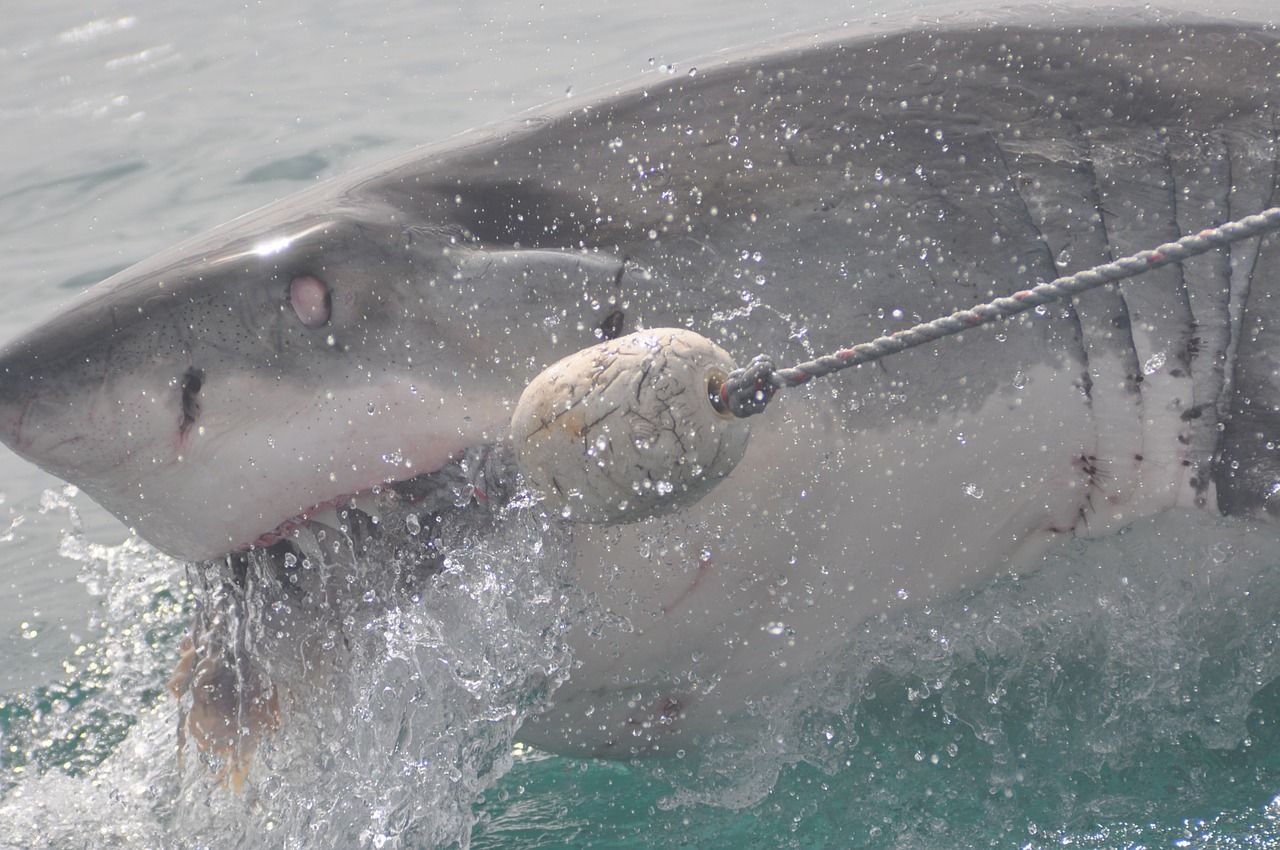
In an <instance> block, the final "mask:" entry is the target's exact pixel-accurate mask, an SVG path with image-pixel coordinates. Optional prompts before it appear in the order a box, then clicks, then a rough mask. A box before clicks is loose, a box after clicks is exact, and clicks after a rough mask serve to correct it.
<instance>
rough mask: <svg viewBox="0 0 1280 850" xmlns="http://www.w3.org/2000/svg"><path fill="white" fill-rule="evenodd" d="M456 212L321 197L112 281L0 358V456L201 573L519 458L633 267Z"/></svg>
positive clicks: (266, 213) (606, 319)
mask: <svg viewBox="0 0 1280 850" xmlns="http://www.w3.org/2000/svg"><path fill="white" fill-rule="evenodd" d="M453 201H454V194H453V193H452V192H450V193H448V194H447V196H446V195H445V194H441V195H440V197H439V199H438V200H433V199H430V198H428V199H427V200H422V198H421V197H420V198H419V200H418V204H419V206H418V207H417V208H416V209H415V211H414V213H413V214H412V215H407V214H406V213H405V211H404V209H403V208H401V207H397V206H395V205H391V204H387V203H385V202H384V201H383V200H381V199H380V198H379V199H374V200H370V199H368V198H367V197H365V196H361V195H359V194H358V193H347V194H339V195H335V194H333V193H330V194H328V195H324V196H321V197H319V198H317V197H315V193H312V197H310V198H303V199H302V200H301V201H297V200H293V201H289V202H286V203H284V204H278V205H275V206H273V207H268V208H266V209H264V210H261V211H259V212H258V213H256V214H253V215H250V216H247V217H245V218H242V219H240V220H237V221H235V222H232V223H231V224H230V225H228V226H227V227H225V228H223V229H221V230H219V231H214V232H213V233H212V234H211V235H209V236H206V237H204V238H202V239H199V240H196V241H193V242H190V243H188V244H186V245H182V246H179V247H177V248H175V249H173V250H171V251H169V252H166V253H164V254H161V255H158V256H156V257H154V258H152V259H150V260H147V261H144V262H143V263H140V264H139V265H137V266H135V267H133V268H130V269H127V270H125V271H123V272H121V273H119V274H117V275H115V276H114V277H112V278H110V279H108V280H106V281H104V282H102V283H101V284H98V285H97V286H96V287H93V288H92V289H90V290H89V291H87V292H86V293H84V294H83V295H82V296H81V297H80V298H79V299H78V300H77V301H75V302H73V303H72V304H70V305H69V306H68V307H67V308H66V309H65V310H63V311H62V312H61V313H60V314H59V315H57V316H56V317H55V318H54V319H52V320H51V321H49V322H47V323H45V324H44V325H42V326H40V327H37V328H35V329H33V330H31V331H30V332H28V333H27V334H25V335H24V336H22V337H20V338H18V339H17V340H15V341H13V342H11V343H10V344H9V345H8V346H7V347H5V348H4V349H3V351H0V439H3V440H4V442H5V443H7V444H8V445H9V446H10V447H12V448H13V449H14V451H16V452H17V453H18V454H20V455H22V456H23V457H25V458H27V459H29V460H31V461H32V462H34V463H35V464H37V465H38V466H40V467H42V468H44V469H45V470H47V471H49V472H51V473H53V474H55V475H57V476H59V477H61V478H64V479H66V480H67V481H70V482H72V483H74V484H76V485H78V486H79V487H80V488H81V489H82V490H83V491H84V492H85V493H87V494H88V495H89V496H90V497H91V498H93V499H94V500H95V501H97V502H98V503H99V504H101V505H102V506H103V507H104V508H106V509H107V510H108V511H110V512H111V513H113V514H115V515H116V516H117V517H119V518H120V519H121V520H123V521H124V522H125V523H126V524H127V525H128V526H130V527H131V528H133V529H134V530H135V531H136V532H137V533H138V534H139V535H140V536H142V537H143V538H144V539H146V540H147V541H148V542H150V543H151V544H152V545H154V546H155V547H157V548H158V549H160V550H161V551H163V552H165V553H167V554H170V555H173V556H175V557H179V558H183V559H189V560H202V559H208V558H215V557H219V556H222V555H224V554H227V553H229V552H234V551H238V550H242V549H244V548H247V547H250V546H252V545H254V544H255V543H262V542H263V541H266V540H270V539H271V536H272V535H273V534H274V533H276V532H277V531H278V530H279V529H281V528H282V527H286V526H287V525H288V524H289V523H291V522H296V521H297V520H299V519H300V518H302V519H305V518H306V517H307V516H308V515H310V514H311V513H313V512H315V511H317V510H320V509H322V508H323V507H324V506H326V505H333V504H336V503H337V501H339V500H342V499H345V498H347V497H349V496H352V495H354V494H359V493H363V492H367V491H369V490H370V489H371V488H377V487H379V486H380V485H383V484H386V483H388V482H395V481H404V480H407V479H411V478H414V477H416V476H419V475H423V474H428V473H430V472H432V471H434V470H437V469H439V468H440V467H441V466H442V465H444V464H446V463H447V462H448V461H449V460H450V459H451V458H454V457H457V456H458V455H459V454H460V453H461V452H464V451H465V450H467V449H468V448H469V447H472V446H475V445H477V444H484V443H490V442H494V441H498V440H501V439H502V438H503V437H504V436H505V434H506V431H507V427H508V420H509V417H510V409H511V406H512V404H513V403H514V400H515V399H516V398H517V397H518V396H519V393H520V392H521V390H522V389H523V387H524V385H525V383H526V382H527V381H528V380H529V379H530V378H532V376H533V375H535V374H536V373H537V371H538V370H539V369H541V368H542V367H544V366H545V365H547V363H549V362H550V361H551V360H552V359H554V358H556V357H558V356H561V355H562V354H564V353H568V352H570V351H573V350H576V349H578V348H582V347H585V346H586V345H590V344H592V343H593V342H595V341H597V339H598V338H599V337H600V335H601V334H602V333H608V328H609V327H610V323H611V322H612V323H616V322H617V317H618V316H620V315H621V314H620V313H618V312H617V311H615V310H612V308H611V307H610V306H609V305H610V301H616V300H617V299H616V298H615V293H616V291H617V287H618V285H619V283H620V281H621V280H622V277H623V274H624V267H623V264H622V263H621V262H620V261H618V260H617V259H616V258H614V257H611V256H607V255H604V254H600V253H591V252H584V251H582V250H580V249H579V250H569V249H560V248H555V247H551V248H545V247H534V248H521V247H519V246H518V245H517V244H512V243H507V244H494V243H493V242H489V243H485V242H482V241H481V240H479V239H477V237H476V235H475V234H474V233H472V232H471V231H469V230H468V229H467V228H466V226H465V224H459V223H458V222H457V221H456V220H454V219H452V218H450V217H449V216H447V215H445V214H443V213H438V210H445V209H448V208H449V206H450V205H451V202H453ZM601 323H603V326H604V328H605V330H604V331H602V330H601V329H600V326H601Z"/></svg>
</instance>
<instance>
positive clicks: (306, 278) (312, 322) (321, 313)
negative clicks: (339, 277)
mask: <svg viewBox="0 0 1280 850" xmlns="http://www.w3.org/2000/svg"><path fill="white" fill-rule="evenodd" d="M289 305H290V306H291V307H293V312H294V314H295V315H296V316H297V317H298V321H300V322H302V324H304V325H306V326H307V327H309V328H319V327H324V326H325V325H327V324H328V323H329V316H330V314H331V313H332V312H333V301H332V299H331V297H330V295H329V287H328V286H326V285H325V283H324V281H322V280H320V279H319V278H317V277H312V276H311V275H302V276H300V277H295V278H294V279H293V282H292V283H290V284H289Z"/></svg>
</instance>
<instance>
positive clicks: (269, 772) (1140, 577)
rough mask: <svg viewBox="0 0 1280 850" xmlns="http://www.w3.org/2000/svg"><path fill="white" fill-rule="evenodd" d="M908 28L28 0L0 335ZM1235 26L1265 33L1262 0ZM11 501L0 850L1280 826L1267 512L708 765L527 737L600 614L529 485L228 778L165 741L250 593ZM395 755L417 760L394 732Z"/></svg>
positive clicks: (1196, 535) (3, 93)
mask: <svg viewBox="0 0 1280 850" xmlns="http://www.w3.org/2000/svg"><path fill="white" fill-rule="evenodd" d="M957 5H967V7H968V8H970V9H973V10H978V12H979V13H980V11H981V10H983V9H984V7H983V6H981V5H979V4H974V3H969V4H956V3H948V4H946V6H945V9H946V10H951V9H953V8H954V7H956V6H957ZM943 10H944V6H943V4H935V3H924V2H920V3H916V4H914V5H913V7H912V8H911V9H909V10H907V11H908V12H912V13H918V14H919V15H921V16H928V15H931V14H934V13H938V12H940V11H943ZM887 13H893V14H895V15H901V14H902V13H903V10H902V8H901V7H900V4H890V3H887V2H884V0H875V2H872V3H834V2H813V0H805V2H786V3H782V2H759V0H757V1H756V2H722V0H714V2H694V0H684V2H671V0H658V2H654V3H649V4H632V3H585V2H584V3H565V2H547V3H534V2H514V0H511V1H509V2H491V1H490V0H483V2H473V3H467V4H458V5H453V6H443V5H438V4H433V5H428V4H422V3H419V4H414V3H409V2H401V0H396V2H385V3H368V2H355V1H354V0H344V2H335V3H329V4H325V5H324V8H309V7H308V5H307V4H292V3H267V4H258V5H253V4H243V3H236V4H218V3H209V4H201V5H199V6H197V7H187V6H183V5H179V4H164V3H158V2H155V0H145V2H144V0H117V2H104V3H95V4H93V5H92V6H91V7H90V6H86V5H84V4H79V3H70V2H66V3H47V2H35V1H34V0H9V2H7V3H6V4H5V9H4V13H3V15H4V19H3V22H0V79H4V80H5V81H6V83H7V84H6V85H5V86H3V87H0V119H3V120H2V121H0V127H2V128H3V129H0V139H2V140H3V145H0V151H2V152H3V156H2V157H0V281H2V282H0V337H3V338H8V337H9V336H11V335H13V334H16V333H17V332H19V331H20V330H21V329H22V328H23V327H25V326H27V325H29V324H32V323H34V322H36V321H39V320H40V319H41V318H42V317H45V316H48V315H50V314H52V313H53V312H54V311H56V310H57V308H58V304H59V303H60V302H61V301H62V300H64V299H66V298H67V297H69V296H70V295H72V294H74V293H75V292H77V291H79V290H81V289H83V288H84V287H86V286H88V285H90V284H92V283H93V282H95V281H97V280H99V279H101V278H102V277H105V276H106V275H108V274H110V273H111V272H113V271H115V270H117V269H119V268H122V267H124V266H126V265H128V264H129V263H131V262H133V261H135V260H138V259H141V258H143V257H145V256H146V255H148V254H150V253H152V252H154V251H157V250H159V249H161V248H164V247H165V246H167V245H169V244H172V243H173V242H176V241H178V240H180V239H182V238H184V237H186V236H189V235H192V234H194V233H197V232H199V231H202V230H205V229H208V228H209V227H212V226H214V225H216V224H218V223H221V222H222V221H225V220H227V219H229V218H231V217H232V216H234V215H236V214H239V213H241V212H245V211H247V210H250V209H252V208H254V207H257V206H259V205H261V204H263V203H266V202H268V201H271V200H273V199H275V198H279V197H282V196H284V195H287V194H290V193H292V192H294V191H297V190H298V189H300V188H302V187H304V186H306V185H308V184H310V183H311V182H312V181H314V180H317V179H323V178H325V177H327V176H331V175H334V174H339V173H342V172H343V171H346V170H349V169H351V168H354V167H357V166H359V165H363V164H367V163H371V162H375V161H377V160H378V159H380V158H383V157H386V156H390V155H394V154H396V153H399V152H401V151H403V150H405V149H408V148H410V147H412V146H414V145H416V144H420V143H423V142H427V141H431V140H435V139H439V138H443V137H446V136H448V135H451V134H453V133H455V132H458V131H461V130H463V129H466V128H468V127H472V126H477V125H481V124H484V123H487V122H490V121H494V120H499V119H502V118H504V117H507V116H509V115H511V114H512V113H514V112H516V111H518V110H520V109H522V108H525V107H530V106H534V105H537V104H539V103H543V102H546V101H549V100H555V99H565V98H573V97H575V96H579V95H580V94H581V93H582V92H584V91H590V90H593V89H596V88H598V87H599V86H601V85H603V84H606V83H611V82H618V81H625V80H629V79H632V78H634V77H636V76H639V75H644V74H651V75H653V74H665V73H671V72H672V70H673V69H674V70H675V71H676V72H679V71H680V70H681V69H684V68H687V67H689V66H690V65H691V64H694V63H696V62H697V61H698V60H700V59H704V58H706V57H707V56H708V55H710V54H713V53H715V52H716V51H718V50H721V49H726V48H735V47H741V46H744V45H752V44H762V43H766V42H768V41H770V40H774V39H777V38H782V37H786V36H789V35H794V34H796V33H804V32H815V31H824V32H825V31H829V30H832V29H835V28H838V27H840V26H841V25H842V24H843V23H845V22H851V21H861V20H866V19H869V18H873V17H875V16H878V15H882V14H887ZM1214 13H1215V15H1219V16H1223V17H1226V16H1231V15H1239V16H1241V17H1248V18H1251V19H1254V20H1268V17H1269V16H1271V17H1272V19H1273V22H1276V21H1280V17H1277V16H1276V15H1275V13H1273V12H1272V11H1270V9H1269V5H1268V4H1267V3H1264V2H1255V3H1251V4H1237V5H1235V6H1231V7H1224V8H1220V9H1216V10H1214ZM0 492H2V493H3V501H0V598H2V599H3V603H2V604H0V848H4V850H9V848H34V847H53V848H79V847H95V848H107V847H130V848H132V847H174V848H178V847H197V846H209V847H219V848H221V847H245V848H250V847H365V846H367V847H428V846H444V847H449V846H471V847H482V848H497V847H516V848H523V847H597V848H599V847H618V848H622V847H628V848H630V847H652V848H665V847H699V848H701V847H707V848H714V847H737V848H746V847H750V848H773V847H799V848H810V847H885V848H889V847H893V848H898V847H904V848H952V847H1031V848H1039V847H1046V848H1047V847H1055V846H1057V847H1086V848H1121V847H1126V848H1127V847H1134V848H1137V847H1152V848H1154V847H1186V848H1227V847H1268V846H1280V647H1278V646H1277V641H1278V640H1280V605H1278V604H1277V603H1280V555H1278V554H1277V552H1276V549H1275V544H1274V534H1273V533H1271V532H1266V531H1264V530H1261V529H1256V528H1252V527H1250V526H1249V525H1247V524H1245V523H1240V522H1229V521H1224V520H1218V519H1214V518H1210V517H1206V516H1202V515H1166V516H1164V517H1160V518H1157V519H1154V520H1150V521H1145V522H1142V523H1139V524H1137V525H1135V526H1134V527H1132V528H1131V529H1129V530H1127V531H1126V532H1125V533H1123V534H1120V535H1117V536H1114V537H1112V538H1108V539H1105V540H1097V541H1090V542H1081V541H1076V542H1073V543H1071V544H1069V545H1067V546H1064V547H1063V548H1062V549H1060V550H1057V551H1054V552H1052V553H1050V554H1049V555H1048V556H1047V557H1046V560H1045V563H1044V564H1043V565H1042V566H1041V568H1040V569H1039V570H1037V571H1036V572H1034V573H1032V574H1030V575H1027V576H1022V577H1018V576H1013V575H1010V576H1006V577H1001V578H999V579H997V580H995V581H994V582H993V583H992V584H991V585H990V586H987V587H984V588H981V589H978V590H976V591H974V592H973V593H972V594H970V595H968V596H965V597H963V598H957V599H954V600H949V601H948V602H947V603H946V604H944V605H940V606H937V607H935V608H931V609H925V610H914V611H910V612H907V613H904V614H903V615H901V617H900V618H899V619H897V620H891V621H886V622H881V623H876V624H871V625H869V626H868V627H867V629H866V630H865V632H864V633H863V634H862V635H861V636H860V637H859V639H858V640H857V641H856V642H855V644H854V645H852V646H850V647H849V648H848V651H847V652H846V653H845V654H844V655H843V656H841V657H840V658H836V659H832V660H831V663H830V664H829V665H828V666H827V667H826V668H824V669H822V670H817V671H814V672H813V673H812V675H811V677H810V680H809V681H807V682H806V683H805V686H804V687H803V688H800V689H798V690H799V693H801V694H803V696H802V697H796V698H794V699H791V700H789V701H788V700H780V701H779V704H778V705H776V706H775V707H774V711H772V712H771V713H770V715H769V716H768V717H765V718H761V719H760V722H759V723H758V725H757V728H753V729H748V730H745V731H744V732H743V734H742V735H740V736H739V737H737V738H735V739H733V740H726V741H723V742H721V746H719V747H717V748H715V749H712V750H709V751H707V752H703V753H688V754H683V755H672V756H670V757H668V758H665V759H660V760H659V759H652V760H641V761H634V762H619V761H584V760H573V759H565V758H560V757H555V756H550V755H547V754H544V753H539V752H536V751H532V750H530V749H528V748H525V747H522V746H519V744H518V740H519V730H518V727H519V721H520V719H521V718H522V717H524V716H525V715H527V714H528V713H529V712H530V711H536V710H537V708H538V705H539V702H540V701H541V700H545V699H548V698H550V697H551V696H553V692H554V683H555V676H556V675H563V673H564V671H565V670H567V669H568V668H569V666H570V665H571V659H570V658H568V657H566V655H565V651H564V649H563V647H562V646H561V645H560V643H559V641H558V640H557V639H556V635H557V633H558V630H559V629H560V628H561V627H562V626H563V624H564V622H566V621H567V620H569V619H572V618H574V617H582V616H591V612H590V610H589V608H590V605H589V601H587V600H582V599H579V598H577V597H576V596H575V594H574V592H573V589H572V587H570V586H567V585H566V583H565V582H564V581H563V579H562V577H561V569H560V567H561V566H562V565H561V562H560V560H559V547H558V543H559V541H558V540H557V539H556V535H555V532H554V530H549V529H547V528H544V527H542V526H541V525H540V524H539V522H538V521H537V519H536V518H535V517H534V516H533V515H532V514H531V513H529V512H527V511H525V510H523V509H522V507H521V506H520V505H518V504H517V505H513V506H511V507H509V508H506V509H504V510H505V511H507V512H506V513H504V514H502V515H501V516H498V517H496V519H497V520H498V521H499V522H498V525H499V526H500V528H501V533H497V534H485V535H477V534H474V533H473V532H474V531H475V530H476V529H473V528H469V527H466V526H460V527H458V528H456V529H452V530H451V532H450V533H452V534H454V535H455V536H456V541H457V545H456V547H455V548H454V557H455V558H456V559H457V563H458V566H459V569H458V570H457V571H454V572H450V573H447V575H448V576H451V577H452V578H450V579H449V580H445V581H441V582H439V583H438V584H437V585H434V586H432V587H431V588H430V589H429V590H428V591H424V592H425V593H426V595H427V597H428V598H427V599H426V600H425V603H424V604H422V605H419V606H416V607H414V608H407V607H406V608H401V609H394V610H399V611H400V612H401V613H400V614H399V615H396V616H392V614H391V613H389V611H388V610H387V609H385V608H379V609H366V608H363V607H361V606H360V605H359V602H358V600H353V601H352V604H351V608H350V611H351V616H352V617H353V618H355V620H354V621H355V622H357V623H358V624H359V625H360V627H361V628H360V629H359V630H358V633H359V634H362V635H364V637H363V638H362V639H361V641H358V642H357V643H356V645H355V646H354V648H353V656H354V657H355V658H356V659H357V663H355V664H353V666H352V669H350V670H348V671H345V672H346V673H347V674H348V675H345V676H344V677H343V678H342V679H341V680H340V681H335V682H330V683H329V684H330V685H332V686H333V687H335V688H337V689H338V690H337V691H336V692H329V693H317V694H316V699H315V702H314V704H313V705H312V706H308V707H303V708H301V709H299V710H300V711H307V710H313V711H314V713H315V717H314V718H311V719H312V720H314V721H315V722H313V723H310V724H306V729H307V730H310V731H307V732H305V733H304V732H303V731H302V730H301V729H285V730H282V731H281V733H280V736H279V737H280V742H279V745H278V746H272V747H270V748H268V749H265V750H264V751H262V752H260V753H259V754H258V755H257V757H256V761H255V768H254V769H255V771H261V775H263V776H266V777H269V778H267V779H264V780H262V781H260V782H258V783H256V784H255V785H254V787H253V788H251V789H250V791H249V792H248V793H246V794H243V795H235V794H231V793H230V792H228V791H227V790H226V789H225V788H224V787H222V786H221V785H219V784H218V783H217V782H216V781H214V780H213V779H212V778H211V777H210V776H208V772H207V771H205V770H204V768H203V766H202V765H200V764H199V763H198V761H197V760H196V759H194V758H192V757H190V756H189V755H188V756H187V757H185V758H180V757H179V752H178V745H177V740H176V738H177V736H176V734H175V728H176V726H177V709H176V706H175V704H174V702H173V700H172V699H171V698H170V697H169V696H168V694H167V693H166V691H165V682H166V680H167V679H168V676H169V673H170V671H171V670H172V668H173V666H174V664H175V662H176V660H177V657H178V648H179V643H180V640H181V637H182V634H183V632H184V630H185V628H186V626H187V622H188V620H189V617H190V612H191V609H192V606H193V601H194V600H195V599H196V598H200V599H201V600H203V601H205V602H206V603H207V602H209V601H210V600H216V601H217V602H218V604H224V605H226V606H228V608H227V610H231V611H238V610H241V609H243V608H244V606H246V605H247V604H248V602H249V601H248V600H245V599H240V598H234V596H226V595H225V594H223V591H222V588H223V586H224V583H223V582H222V581H221V577H220V576H218V575H216V574H209V573H204V572H200V571H195V570H191V569H188V568H187V567H185V566H184V565H181V564H177V563H174V562H172V561H170V560H168V559H165V558H163V557H161V556H158V555H157V554H155V553H154V552H153V551H151V550H149V549H148V548H147V547H146V546H145V545H144V544H141V543H140V542H138V541H136V540H132V539H130V538H129V536H128V533H127V531H126V530H125V529H124V528H122V527H120V526H119V524H118V523H116V522H115V520H113V519H112V518H111V517H109V516H107V515H105V514H104V513H103V512H102V511H101V510H99V509H97V508H96V507H95V506H93V505H92V504H91V503H89V502H88V501H87V500H85V499H84V498H83V497H80V496H78V495H77V494H76V493H75V492H74V491H73V490H70V489H68V488H65V487H64V486H63V485H61V484H60V483H59V482H57V481H55V480H53V479H51V478H49V477H47V476H45V475H43V474H42V473H39V472H38V471H36V470H34V469H33V468H31V467H30V466H28V465H26V464H24V463H23V462H22V461H21V460H19V459H18V458H16V457H14V456H12V455H11V454H8V453H7V451H5V452H4V453H3V454H0ZM491 519H493V518H491ZM465 576H479V577H480V579H479V580H467V579H464V578H463V577H465ZM382 590H383V591H385V593H386V594H389V595H394V594H395V593H400V592H402V591H403V589H402V588H400V587H398V586H391V585H388V586H386V587H385V588H382ZM220 594H223V595H220ZM406 611H407V612H408V613H405V612H406ZM441 667H448V668H449V669H450V670H451V671H455V672H451V673H450V674H449V675H442V674H441V673H440V672H439V670H440V669H441ZM535 671H536V673H537V675H535ZM410 696H412V699H410ZM335 705H336V706H340V707H341V710H337V711H334V710H333V706H335ZM408 705H414V706H432V707H433V708H432V710H430V711H428V710H425V709H412V710H411V709H408V708H406V706H408ZM302 725H304V724H298V726H299V727H301V726H302ZM315 730H319V731H318V732H317V731H315ZM306 735H315V736H317V737H316V738H315V739H314V740H308V739H307V738H306ZM406 739H411V740H412V741H413V742H414V746H413V747H412V750H413V752H414V753H415V757H414V758H413V759H412V760H411V761H410V760H405V759H402V758H397V757H393V756H392V755H391V754H392V753H393V752H399V751H400V750H401V748H399V747H398V746H397V742H401V741H403V740H406ZM306 753H311V754H319V755H314V756H312V757H307V756H305V755H300V754H306ZM255 775H257V774H255Z"/></svg>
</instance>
